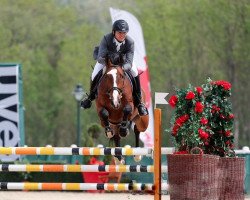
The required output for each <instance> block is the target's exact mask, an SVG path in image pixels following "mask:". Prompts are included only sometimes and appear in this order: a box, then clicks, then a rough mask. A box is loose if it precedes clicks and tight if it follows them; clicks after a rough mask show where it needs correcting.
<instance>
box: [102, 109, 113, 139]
mask: <svg viewBox="0 0 250 200" xmlns="http://www.w3.org/2000/svg"><path fill="white" fill-rule="evenodd" d="M99 117H100V119H101V122H102V125H103V126H104V127H105V134H106V136H107V137H108V138H112V137H114V131H113V130H112V128H111V127H110V124H109V112H108V111H107V110H106V109H105V108H102V109H101V111H100V112H99Z"/></svg>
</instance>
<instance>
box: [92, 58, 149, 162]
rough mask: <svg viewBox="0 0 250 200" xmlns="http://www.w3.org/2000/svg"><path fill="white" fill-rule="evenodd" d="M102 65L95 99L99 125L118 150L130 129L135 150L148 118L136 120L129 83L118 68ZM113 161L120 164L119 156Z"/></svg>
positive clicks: (136, 157) (125, 74)
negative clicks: (133, 138)
mask: <svg viewBox="0 0 250 200" xmlns="http://www.w3.org/2000/svg"><path fill="white" fill-rule="evenodd" d="M106 63H107V64H106V67H104V69H103V76H102V78H101V80H100V83H99V86H98V90H97V97H96V99H95V102H96V109H97V113H98V116H99V119H100V121H101V125H102V127H104V129H105V134H106V136H107V137H108V138H110V139H111V138H112V139H114V142H115V147H120V140H121V138H124V137H126V136H127V135H128V133H129V129H130V128H131V129H133V131H134V134H135V147H139V136H140V132H144V131H145V130H146V129H147V127H148V122H149V116H148V115H144V116H140V115H139V113H138V110H137V108H136V107H135V106H134V103H133V86H132V82H131V81H133V80H131V79H130V78H129V76H128V74H127V73H126V72H125V71H124V70H123V69H122V67H121V66H118V65H113V64H112V63H111V62H110V60H107V62H106ZM143 94H144V93H143ZM143 101H144V98H143ZM114 158H115V161H116V163H117V164H124V158H123V157H122V156H115V157H114ZM134 160H135V161H137V162H138V161H140V160H141V156H134Z"/></svg>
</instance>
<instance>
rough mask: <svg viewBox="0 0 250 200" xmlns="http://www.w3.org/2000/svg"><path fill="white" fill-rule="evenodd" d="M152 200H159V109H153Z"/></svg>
mask: <svg viewBox="0 0 250 200" xmlns="http://www.w3.org/2000/svg"><path fill="white" fill-rule="evenodd" d="M154 185H155V189H154V190H155V193H154V200H161V109H159V108H155V109H154Z"/></svg>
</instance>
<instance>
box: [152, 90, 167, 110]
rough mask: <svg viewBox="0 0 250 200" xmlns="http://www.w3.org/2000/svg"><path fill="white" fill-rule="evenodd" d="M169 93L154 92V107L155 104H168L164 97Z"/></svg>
mask: <svg viewBox="0 0 250 200" xmlns="http://www.w3.org/2000/svg"><path fill="white" fill-rule="evenodd" d="M168 94H169V93H162V92H156V93H155V107H156V104H168V102H167V100H166V99H165V98H166V97H167V95H168Z"/></svg>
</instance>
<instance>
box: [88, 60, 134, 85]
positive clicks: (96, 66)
mask: <svg viewBox="0 0 250 200" xmlns="http://www.w3.org/2000/svg"><path fill="white" fill-rule="evenodd" d="M103 68H104V65H103V64H100V63H99V62H96V64H95V67H94V70H93V72H92V75H91V80H92V81H93V80H94V78H95V77H96V75H97V74H98V72H99V71H100V70H101V69H103ZM130 71H131V74H132V76H133V77H136V76H138V70H137V67H136V66H135V64H134V62H133V65H132V68H131V70H130Z"/></svg>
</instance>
